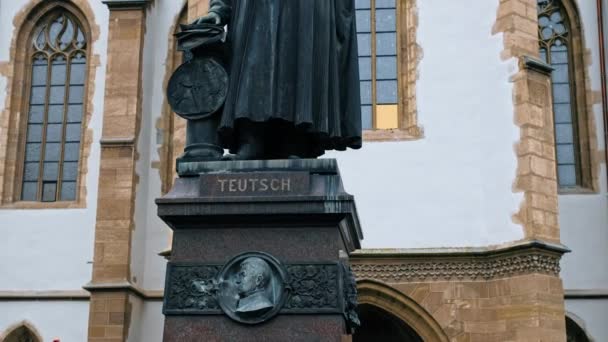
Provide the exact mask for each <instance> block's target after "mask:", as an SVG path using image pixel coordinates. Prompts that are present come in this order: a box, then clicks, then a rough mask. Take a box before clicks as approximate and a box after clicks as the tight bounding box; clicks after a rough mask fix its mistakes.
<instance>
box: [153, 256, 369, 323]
mask: <svg viewBox="0 0 608 342" xmlns="http://www.w3.org/2000/svg"><path fill="white" fill-rule="evenodd" d="M166 288H167V293H166V296H165V301H164V308H163V311H164V313H165V315H168V316H175V315H222V314H226V315H228V316H229V317H230V318H232V319H233V320H235V321H237V322H240V323H246V324H258V323H263V322H265V321H267V320H270V319H272V318H273V317H274V316H275V315H277V314H279V313H280V314H284V315H285V314H286V315H311V314H318V315H328V314H342V315H344V318H345V319H346V322H347V327H349V328H350V329H351V330H352V329H354V328H355V327H357V326H358V325H359V319H358V316H357V313H356V311H355V309H356V306H357V291H356V284H355V278H354V277H353V274H352V272H351V270H350V267H349V266H348V265H346V264H345V263H344V262H335V261H334V262H329V261H328V262H315V263H312V262H308V263H288V264H284V265H283V264H281V263H280V262H279V261H278V260H277V259H275V258H274V257H272V256H270V255H268V254H265V253H259V252H247V253H243V254H240V255H238V256H237V257H235V258H233V259H232V260H231V261H229V262H228V263H227V264H226V265H223V266H222V265H217V264H204V263H179V262H177V263H176V262H171V263H169V266H168V272H167V284H166Z"/></svg>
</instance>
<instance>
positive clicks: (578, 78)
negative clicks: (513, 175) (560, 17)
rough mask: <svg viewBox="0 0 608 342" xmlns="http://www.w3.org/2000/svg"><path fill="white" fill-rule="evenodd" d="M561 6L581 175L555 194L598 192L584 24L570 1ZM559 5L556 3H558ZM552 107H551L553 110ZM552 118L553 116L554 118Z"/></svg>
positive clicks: (559, 188) (595, 145) (564, 0)
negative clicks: (566, 36)
mask: <svg viewBox="0 0 608 342" xmlns="http://www.w3.org/2000/svg"><path fill="white" fill-rule="evenodd" d="M558 2H559V3H560V4H561V8H562V9H563V11H564V12H565V15H566V21H567V24H568V26H569V29H570V37H569V44H570V45H569V47H570V49H569V51H568V53H569V59H570V60H569V61H570V63H571V64H572V65H571V67H570V70H571V74H570V75H569V76H570V85H571V88H574V89H571V94H572V97H573V100H574V101H575V104H574V108H575V113H573V122H574V123H575V125H576V132H575V136H574V139H576V147H577V150H578V151H575V153H576V154H577V156H578V158H579V163H580V165H579V167H578V170H577V172H580V174H579V175H577V177H578V178H580V184H578V185H577V186H573V187H562V186H559V181H558V183H557V184H558V193H559V194H560V195H564V194H585V193H589V194H592V193H597V192H598V191H599V181H598V173H599V170H598V168H599V163H598V158H597V155H598V148H597V137H596V127H595V120H594V116H593V98H592V97H593V91H592V89H591V81H590V79H589V76H588V72H589V71H588V70H587V67H588V65H589V64H590V63H588V61H587V59H588V58H589V56H588V52H587V51H586V50H585V43H584V36H583V27H582V22H581V16H580V12H579V9H578V7H577V5H576V4H575V3H574V2H573V1H571V0H558ZM558 6H559V5H558ZM552 110H553V109H552ZM553 119H554V120H555V116H554V117H553ZM555 160H556V163H555V164H556V166H555V167H556V169H557V146H556V155H555Z"/></svg>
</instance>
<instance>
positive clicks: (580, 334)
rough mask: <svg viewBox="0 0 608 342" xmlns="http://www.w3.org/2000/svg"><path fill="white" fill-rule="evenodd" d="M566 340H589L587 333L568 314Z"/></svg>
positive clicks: (581, 341)
mask: <svg viewBox="0 0 608 342" xmlns="http://www.w3.org/2000/svg"><path fill="white" fill-rule="evenodd" d="M566 341H567V342H589V341H590V339H589V337H588V336H587V333H586V332H585V330H584V329H583V328H581V326H580V325H579V324H578V323H576V321H574V320H573V319H572V318H570V317H568V316H566Z"/></svg>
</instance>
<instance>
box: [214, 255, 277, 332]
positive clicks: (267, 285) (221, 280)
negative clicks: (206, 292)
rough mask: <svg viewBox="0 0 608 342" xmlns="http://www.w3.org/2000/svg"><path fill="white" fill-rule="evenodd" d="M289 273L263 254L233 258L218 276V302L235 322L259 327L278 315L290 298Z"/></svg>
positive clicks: (270, 257)
mask: <svg viewBox="0 0 608 342" xmlns="http://www.w3.org/2000/svg"><path fill="white" fill-rule="evenodd" d="M286 279H287V278H286V272H285V270H284V268H283V266H282V265H281V263H280V262H279V261H278V260H277V259H276V258H274V257H273V256H271V255H268V254H265V253H262V252H247V253H243V254H240V255H237V256H235V257H234V258H232V259H231V260H230V261H229V262H228V263H226V264H225V265H224V267H223V268H222V270H221V271H220V273H219V275H218V293H217V301H218V303H219V305H220V307H221V309H222V311H224V313H225V314H226V315H228V316H229V317H230V318H232V319H233V320H235V321H238V322H241V323H245V324H258V323H262V322H265V321H267V320H269V319H271V318H272V317H274V316H276V315H277V314H278V313H279V311H281V308H282V307H283V305H284V303H285V300H286V299H287V290H286V288H285V284H286Z"/></svg>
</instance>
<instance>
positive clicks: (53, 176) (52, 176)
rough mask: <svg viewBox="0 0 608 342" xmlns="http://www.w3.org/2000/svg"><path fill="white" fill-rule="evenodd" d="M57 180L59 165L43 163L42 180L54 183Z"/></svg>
mask: <svg viewBox="0 0 608 342" xmlns="http://www.w3.org/2000/svg"><path fill="white" fill-rule="evenodd" d="M57 178H59V163H44V172H43V173H42V180H45V181H56V180H57Z"/></svg>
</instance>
